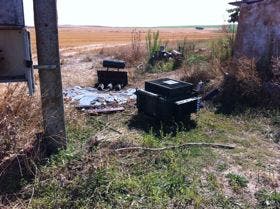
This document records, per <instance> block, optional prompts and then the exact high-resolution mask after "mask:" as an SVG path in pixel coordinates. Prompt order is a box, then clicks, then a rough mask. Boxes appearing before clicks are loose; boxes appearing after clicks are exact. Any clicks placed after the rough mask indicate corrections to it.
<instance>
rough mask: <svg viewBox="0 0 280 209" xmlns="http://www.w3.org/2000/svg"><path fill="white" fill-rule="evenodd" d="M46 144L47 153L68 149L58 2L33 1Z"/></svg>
mask: <svg viewBox="0 0 280 209" xmlns="http://www.w3.org/2000/svg"><path fill="white" fill-rule="evenodd" d="M33 5H34V20H35V30H36V42H37V55H38V69H39V78H40V88H41V99H42V112H43V122H44V124H43V125H44V131H45V133H44V140H45V142H46V143H45V144H46V145H47V147H46V148H47V152H48V153H53V152H57V151H58V150H59V149H62V148H65V147H66V131H65V119H64V105H63V94H62V80H61V68H60V56H59V43H58V22H57V4H56V0H33Z"/></svg>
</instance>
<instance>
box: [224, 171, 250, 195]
mask: <svg viewBox="0 0 280 209" xmlns="http://www.w3.org/2000/svg"><path fill="white" fill-rule="evenodd" d="M226 178H227V179H228V181H229V185H230V186H231V187H232V189H233V190H234V191H236V192H237V191H238V190H240V189H241V188H244V187H247V184H248V183H249V181H248V180H247V179H246V178H245V177H244V176H240V175H237V174H233V173H229V174H227V175H226Z"/></svg>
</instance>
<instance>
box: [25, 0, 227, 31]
mask: <svg viewBox="0 0 280 209" xmlns="http://www.w3.org/2000/svg"><path fill="white" fill-rule="evenodd" d="M23 1H24V8H25V16H26V24H27V25H33V8H32V2H33V0H23ZM230 1H232V0H57V3H58V21H59V24H60V25H99V26H130V27H141V26H147V27H150V26H183V25H221V24H224V23H225V21H226V20H227V19H228V15H227V12H226V9H228V8H230V6H229V5H228V2H230Z"/></svg>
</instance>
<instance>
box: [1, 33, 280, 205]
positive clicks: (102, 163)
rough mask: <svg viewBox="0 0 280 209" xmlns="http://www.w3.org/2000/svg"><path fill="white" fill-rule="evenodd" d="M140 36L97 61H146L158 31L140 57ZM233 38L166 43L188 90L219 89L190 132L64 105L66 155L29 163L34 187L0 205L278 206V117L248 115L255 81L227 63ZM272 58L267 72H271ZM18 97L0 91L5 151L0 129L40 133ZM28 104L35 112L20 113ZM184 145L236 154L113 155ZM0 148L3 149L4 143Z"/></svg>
mask: <svg viewBox="0 0 280 209" xmlns="http://www.w3.org/2000/svg"><path fill="white" fill-rule="evenodd" d="M140 36H141V33H140V32H137V31H134V32H133V33H132V42H131V45H129V46H125V47H118V48H117V50H116V48H111V49H109V50H108V51H106V50H107V49H106V50H105V49H104V50H103V52H102V53H101V54H102V55H104V56H115V58H117V59H124V60H126V61H127V62H128V64H129V67H135V66H137V65H139V64H141V63H144V64H145V63H147V62H148V58H149V56H150V55H151V54H152V52H154V51H156V50H159V47H160V45H161V44H162V43H161V42H160V36H159V34H158V35H157V33H155V34H154V35H152V33H150V39H149V38H148V39H147V44H148V46H147V48H148V50H147V49H146V48H145V44H144V43H142V42H141V38H140ZM232 38H233V36H227V37H225V38H223V39H219V40H214V41H189V40H187V39H185V40H181V41H177V42H176V43H175V44H174V43H173V44H174V45H175V48H176V47H177V49H178V51H180V52H181V53H182V55H183V60H182V63H181V64H180V67H179V69H178V71H176V72H174V73H175V74H177V73H178V74H179V73H181V75H182V77H183V78H182V79H183V80H185V81H189V82H192V83H194V84H197V83H199V82H200V81H203V82H205V84H206V88H205V91H204V92H208V91H210V90H212V89H215V88H219V89H220V90H221V94H220V96H219V97H218V98H217V99H216V100H215V101H216V103H214V104H212V103H210V104H206V108H205V109H204V110H202V111H201V112H200V113H199V114H198V115H196V116H193V119H194V120H195V121H196V123H195V122H193V121H192V126H191V127H183V128H181V129H179V128H178V129H175V134H168V133H167V134H163V133H164V130H163V128H158V127H162V126H161V125H162V124H159V126H156V127H155V126H154V125H153V124H152V123H150V121H151V120H150V118H145V117H140V119H139V117H138V116H136V114H137V113H136V112H135V108H133V107H127V108H126V110H125V112H123V113H117V114H114V115H108V116H99V117H94V118H91V117H88V116H85V115H83V114H81V113H80V112H77V111H74V110H73V109H72V108H71V104H68V103H67V104H66V117H67V121H68V122H67V134H68V147H67V149H66V150H62V151H60V152H59V153H58V154H57V155H54V156H52V157H51V159H47V160H46V163H45V164H44V165H41V166H36V168H37V170H36V171H37V172H36V175H35V177H34V181H33V182H25V181H22V183H21V185H22V186H23V187H22V189H21V190H20V191H18V193H15V194H12V195H11V194H7V195H3V196H0V207H2V206H3V207H4V205H5V206H7V205H8V206H9V207H15V208H16V207H19V208H178V209H179V208H188V207H190V208H257V207H259V208H279V191H278V190H279V184H280V182H279V172H278V170H279V169H278V165H279V163H278V159H279V157H280V156H279V152H278V150H277V148H275V146H278V144H276V143H279V141H277V140H275V138H276V137H277V134H274V133H276V132H277V131H278V129H279V124H280V122H279V121H280V120H279V118H280V114H279V113H280V111H279V110H278V109H274V110H270V111H268V110H265V109H262V111H260V110H259V109H251V108H252V107H255V108H257V106H256V104H260V103H262V101H260V100H263V99H264V97H263V94H262V83H261V79H260V77H259V75H258V73H257V71H256V69H255V62H254V61H252V60H248V59H241V60H239V61H234V60H232V46H233V45H232V43H233V42H232ZM170 46H171V43H169V47H170ZM99 55H100V54H99ZM86 61H87V60H86ZM88 61H90V60H88ZM276 61H277V60H276ZM276 61H274V62H275V63H276V64H274V65H275V66H278V65H277V62H276ZM165 65H170V66H165ZM174 65H176V63H174V62H173V63H172V62H171V61H168V62H159V63H158V66H157V68H152V69H151V71H149V72H156V73H158V74H157V75H156V76H159V77H160V76H165V74H164V73H165V72H166V71H169V70H171V69H172V70H173V69H174ZM155 69H156V70H155ZM176 69H177V67H176ZM275 69H277V67H275ZM162 72H163V73H162ZM142 73H144V71H143V72H142ZM145 75H146V74H145ZM149 76H151V75H150V74H149ZM149 78H150V77H149ZM23 91H25V89H24V90H23V89H22V88H19V87H17V88H16V89H13V88H12V87H9V88H8V89H7V91H6V93H4V94H2V95H4V97H3V99H2V104H1V106H0V109H1V110H2V118H4V119H3V120H2V121H4V122H1V123H0V124H1V130H0V133H1V134H2V135H3V136H6V137H5V139H6V142H8V143H10V144H11V145H9V147H11V148H10V150H13V149H14V148H12V147H13V146H12V143H11V142H13V141H14V138H13V137H14V136H13V133H15V130H14V129H11V130H13V131H11V132H7V131H6V130H9V127H16V128H17V130H16V131H18V130H20V131H23V132H24V133H26V134H24V135H20V137H21V136H22V137H23V136H24V137H26V139H27V138H33V136H34V134H35V130H36V132H38V130H39V129H40V127H41V126H40V120H38V119H39V118H40V117H41V116H40V112H38V111H39V107H40V105H39V102H38V103H37V100H34V98H32V99H31V98H29V97H26V94H23ZM5 95H6V96H5ZM23 95H24V96H23ZM18 98H21V100H19V99H18ZM34 101H35V102H34ZM33 105H34V106H33ZM27 106H32V108H33V109H35V111H34V112H31V111H29V112H27V111H26V108H24V107H27ZM222 107H227V108H229V109H230V111H228V112H227V113H232V112H231V111H232V110H233V109H235V110H236V107H239V108H241V109H242V113H243V114H232V115H225V114H221V111H220V112H219V111H217V110H221V108H222ZM224 112H225V111H222V113H224ZM261 112H262V114H261ZM7 116H8V117H7ZM5 117H7V119H6V120H5ZM2 124H4V125H2ZM28 124H32V126H31V127H28ZM136 124H137V125H136ZM143 126H146V127H148V128H149V131H147V130H145V129H144V128H143ZM2 127H4V128H3V129H2ZM2 130H3V131H2ZM9 133H11V135H9ZM158 133H160V134H158ZM4 141H5V140H4ZM4 141H3V142H4ZM17 141H19V140H18V138H17ZM189 142H207V143H223V144H234V145H236V149H234V150H230V151H228V150H221V149H219V150H218V149H212V148H201V147H192V148H186V149H182V148H180V149H173V150H165V151H162V152H153V151H145V152H133V151H125V152H117V151H116V150H117V149H119V148H126V147H130V146H142V147H153V148H162V147H168V146H172V145H180V144H183V143H189ZM24 143H25V141H24V140H23V144H24ZM260 147H261V149H260ZM1 148H3V150H4V149H6V150H9V149H8V148H7V145H6V144H5V143H3V144H1ZM1 148H0V151H1ZM0 153H1V152H0ZM7 153H10V151H7ZM5 154H6V153H5Z"/></svg>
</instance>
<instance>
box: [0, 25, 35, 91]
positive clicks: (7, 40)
mask: <svg viewBox="0 0 280 209" xmlns="http://www.w3.org/2000/svg"><path fill="white" fill-rule="evenodd" d="M0 82H28V87H29V92H30V94H33V93H34V81H33V67H32V58H31V49H30V37H29V32H28V31H27V30H26V29H18V30H5V29H1V30H0Z"/></svg>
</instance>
